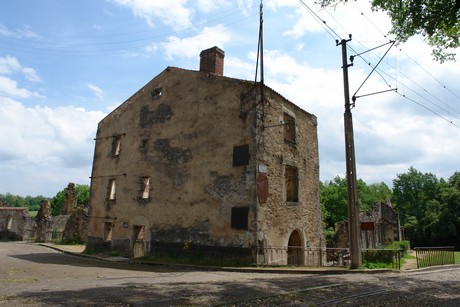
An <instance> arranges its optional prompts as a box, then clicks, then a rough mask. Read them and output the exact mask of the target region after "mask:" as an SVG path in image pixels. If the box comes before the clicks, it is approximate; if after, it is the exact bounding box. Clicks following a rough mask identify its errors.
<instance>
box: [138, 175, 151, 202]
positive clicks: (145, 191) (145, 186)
mask: <svg viewBox="0 0 460 307" xmlns="http://www.w3.org/2000/svg"><path fill="white" fill-rule="evenodd" d="M140 194H141V198H142V199H148V198H149V197H150V177H142V178H141V193H140Z"/></svg>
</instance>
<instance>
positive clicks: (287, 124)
mask: <svg viewBox="0 0 460 307" xmlns="http://www.w3.org/2000/svg"><path fill="white" fill-rule="evenodd" d="M283 122H284V140H285V141H288V142H292V143H295V133H296V125H295V118H294V116H291V115H289V114H288V113H286V112H285V113H284V115H283Z"/></svg>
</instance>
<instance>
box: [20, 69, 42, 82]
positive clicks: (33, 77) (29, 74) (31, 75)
mask: <svg viewBox="0 0 460 307" xmlns="http://www.w3.org/2000/svg"><path fill="white" fill-rule="evenodd" d="M22 73H23V74H24V77H25V78H26V79H27V80H29V81H31V82H41V81H42V80H41V79H40V76H39V75H38V74H37V72H36V71H35V69H33V68H30V67H24V68H23V69H22Z"/></svg>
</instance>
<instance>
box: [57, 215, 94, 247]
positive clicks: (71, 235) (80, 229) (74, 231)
mask: <svg viewBox="0 0 460 307" xmlns="http://www.w3.org/2000/svg"><path fill="white" fill-rule="evenodd" d="M87 231H88V208H85V207H83V206H79V207H77V208H76V209H74V210H73V213H72V214H71V215H70V216H69V218H68V219H67V222H66V224H65V228H64V231H63V234H62V241H63V242H76V243H77V242H81V243H83V242H86V233H87Z"/></svg>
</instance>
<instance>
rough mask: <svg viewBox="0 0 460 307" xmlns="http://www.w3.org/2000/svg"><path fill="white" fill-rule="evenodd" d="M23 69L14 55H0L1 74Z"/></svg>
mask: <svg viewBox="0 0 460 307" xmlns="http://www.w3.org/2000/svg"><path fill="white" fill-rule="evenodd" d="M20 69H21V64H19V61H18V60H17V59H16V58H15V57H12V56H9V55H7V56H6V57H0V74H12V73H13V72H15V71H18V70H20Z"/></svg>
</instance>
